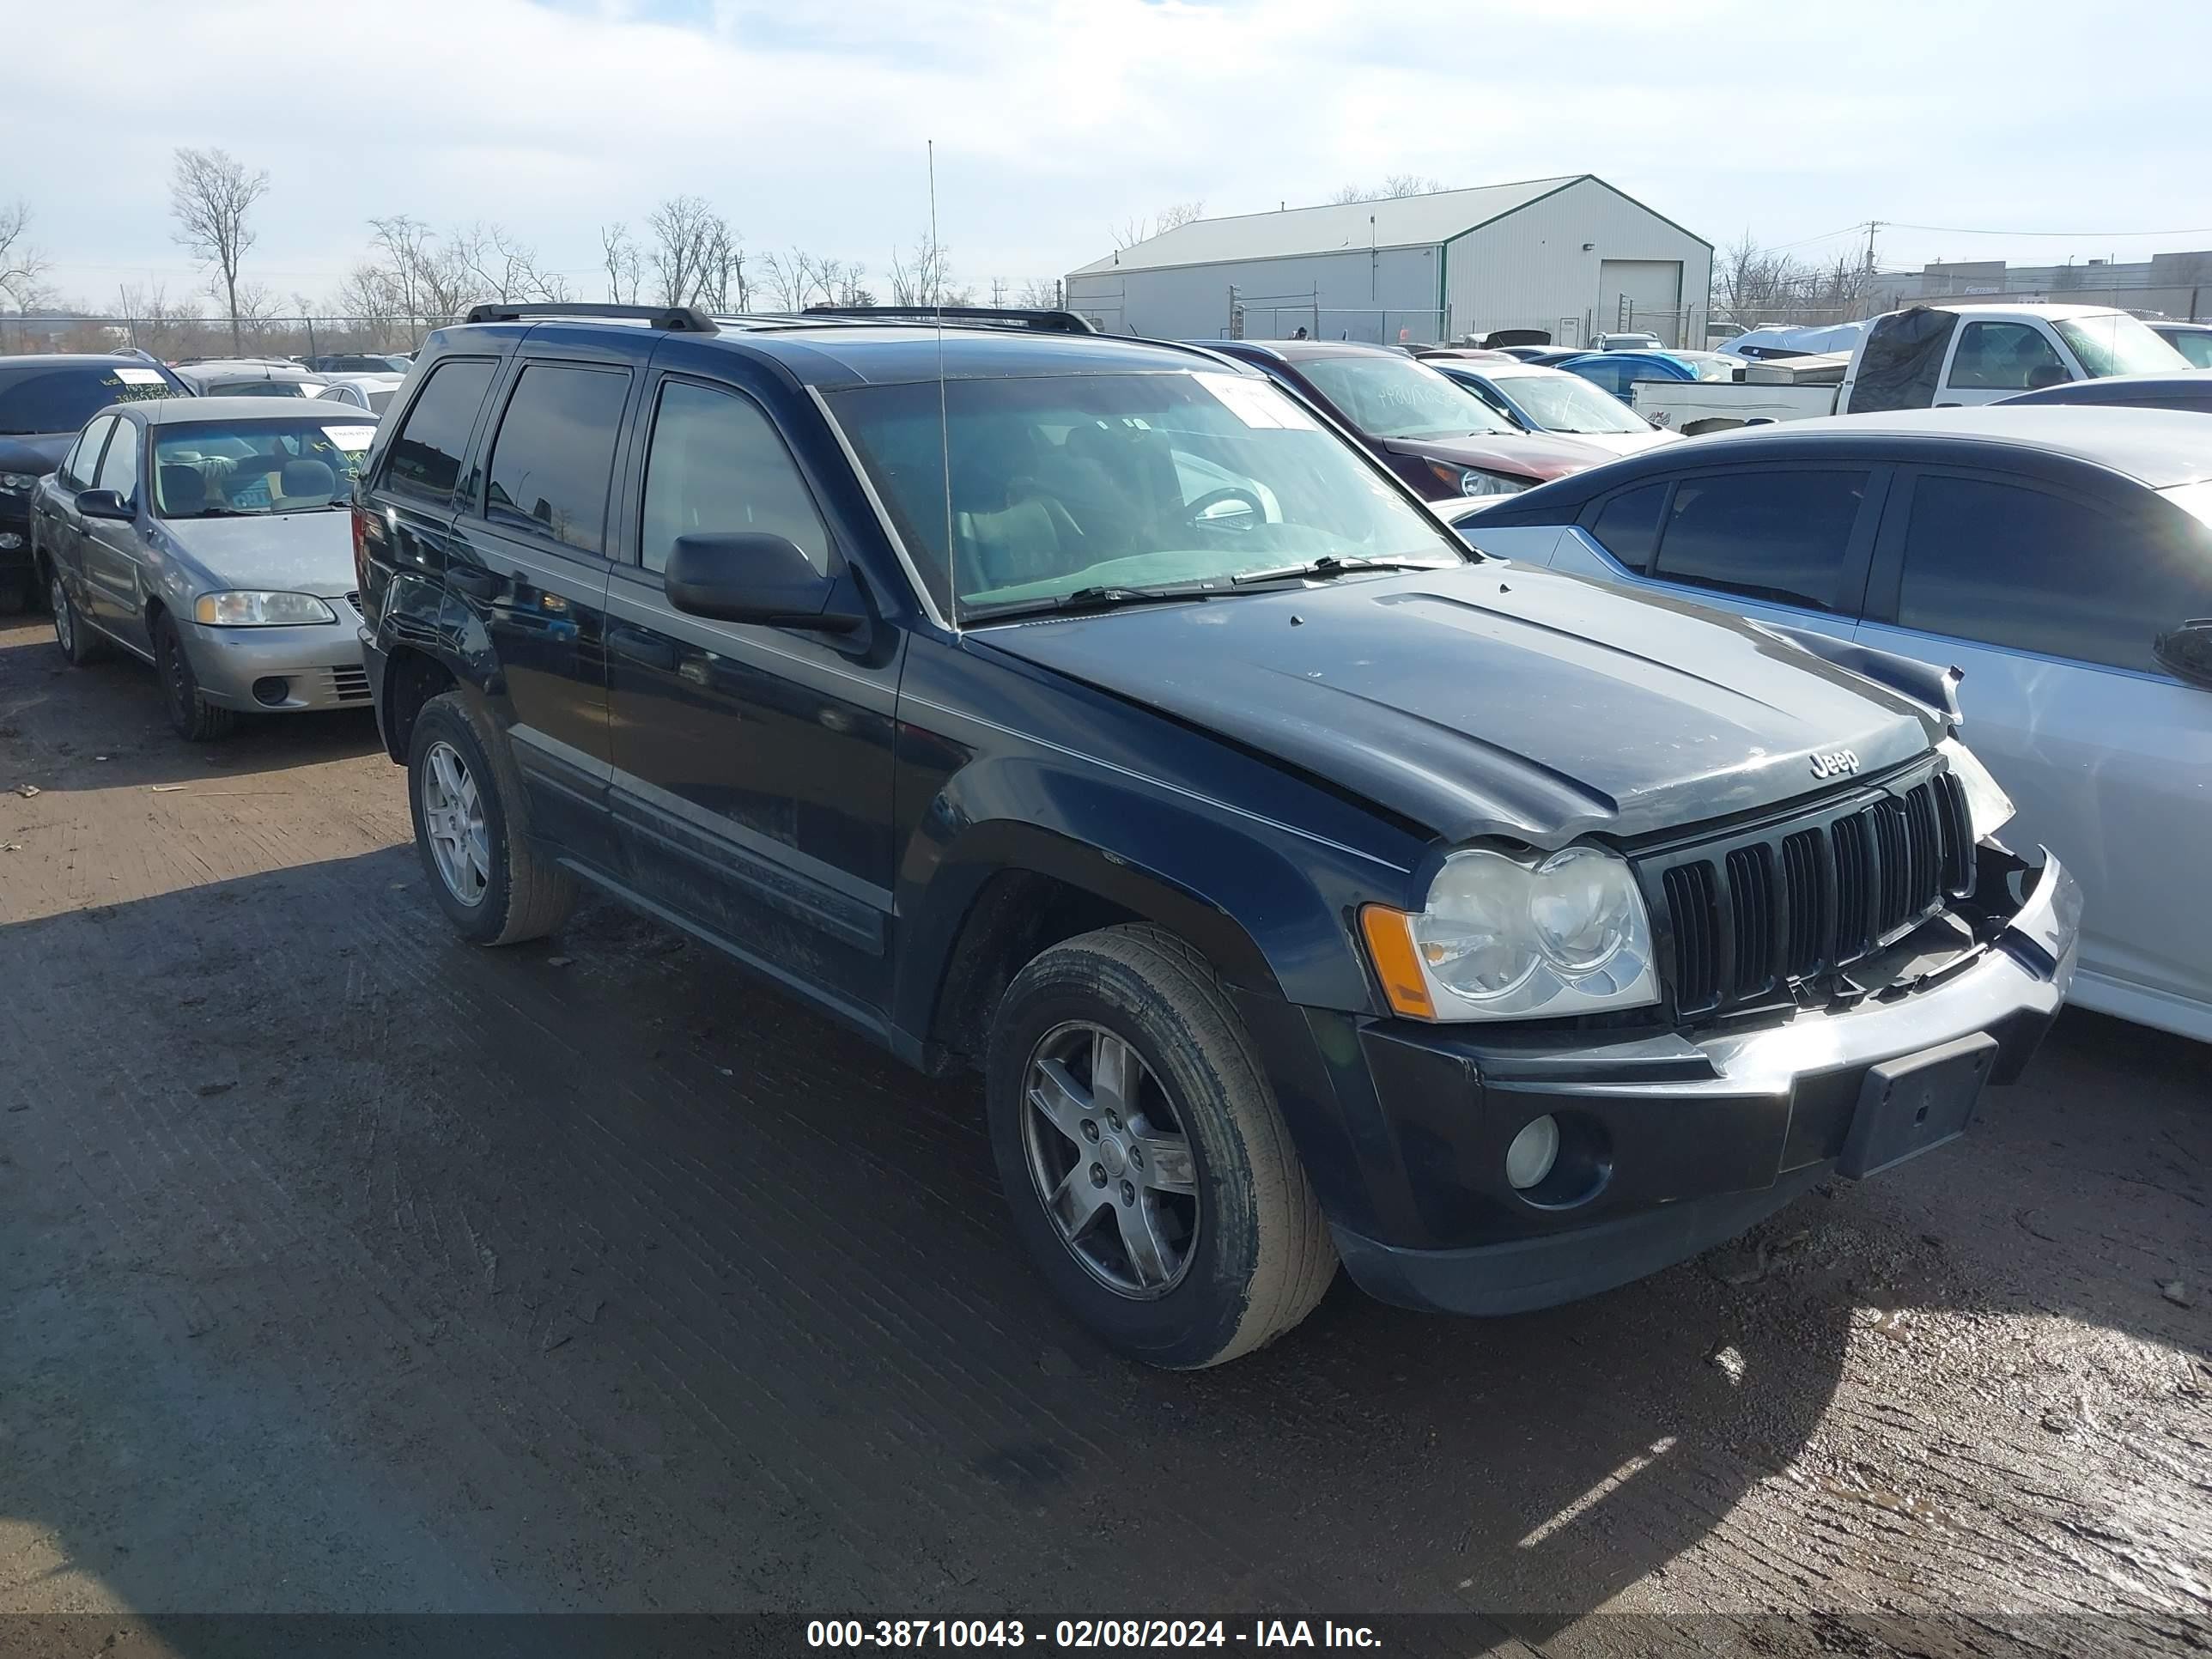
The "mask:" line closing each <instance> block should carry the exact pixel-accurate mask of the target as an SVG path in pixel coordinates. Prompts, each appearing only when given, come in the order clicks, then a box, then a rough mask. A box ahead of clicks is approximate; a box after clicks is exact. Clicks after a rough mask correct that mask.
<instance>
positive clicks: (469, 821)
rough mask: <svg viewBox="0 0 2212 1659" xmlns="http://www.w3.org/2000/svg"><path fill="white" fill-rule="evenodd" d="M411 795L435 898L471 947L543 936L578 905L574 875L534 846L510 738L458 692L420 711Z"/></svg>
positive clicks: (411, 754) (412, 749)
mask: <svg viewBox="0 0 2212 1659" xmlns="http://www.w3.org/2000/svg"><path fill="white" fill-rule="evenodd" d="M407 801H408V807H409V810H410V813H411V814H412V816H413V817H414V820H415V848H416V852H417V853H418V854H420V855H421V857H422V868H423V870H424V872H426V873H428V876H429V878H430V891H431V893H432V896H435V898H436V899H437V901H438V908H440V909H441V910H443V911H444V912H445V913H446V917H447V921H451V922H452V923H453V927H454V929H455V931H457V932H458V933H459V934H460V935H461V937H462V938H463V939H467V940H468V941H469V942H470V943H471V944H472V945H516V944H520V942H521V941H523V940H525V939H543V938H544V936H545V935H546V934H548V933H551V932H553V931H554V929H556V927H560V926H561V924H562V922H564V921H567V920H568V915H569V913H570V912H571V911H572V910H574V908H576V884H575V881H574V878H572V877H571V876H570V875H569V874H568V872H567V871H565V870H563V869H562V868H561V866H559V865H557V864H555V863H554V862H553V861H552V860H550V859H549V858H547V857H546V856H545V855H544V854H543V853H541V852H539V851H538V849H537V848H535V847H533V846H532V844H531V842H530V837H529V834H528V831H527V827H526V825H527V820H526V817H525V814H526V812H527V811H528V806H527V803H526V799H525V798H524V795H523V793H522V777H521V775H520V773H519V772H518V771H517V770H516V769H515V766H514V762H513V759H512V758H511V757H510V756H509V755H508V753H507V744H506V741H505V739H503V738H501V737H499V736H498V735H497V734H496V733H495V732H491V731H490V730H489V726H486V725H485V724H484V723H483V721H482V720H481V718H480V717H479V716H478V715H477V714H475V713H474V712H473V711H472V710H471V708H470V707H469V705H468V704H467V703H466V702H465V701H464V700H463V698H462V696H461V694H460V693H459V692H458V691H447V692H445V693H443V694H441V696H435V697H433V698H431V699H430V701H429V702H426V703H424V704H423V705H422V712H421V713H420V714H417V715H416V717H415V731H414V735H413V738H411V740H410V744H409V749H408V757H407Z"/></svg>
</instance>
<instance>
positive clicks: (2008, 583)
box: [1897, 474, 2212, 672]
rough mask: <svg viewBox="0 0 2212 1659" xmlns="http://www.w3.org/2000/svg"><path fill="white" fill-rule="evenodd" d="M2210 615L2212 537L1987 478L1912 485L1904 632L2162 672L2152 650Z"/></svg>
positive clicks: (1902, 586)
mask: <svg viewBox="0 0 2212 1659" xmlns="http://www.w3.org/2000/svg"><path fill="white" fill-rule="evenodd" d="M2206 616H2212V538H2206V537H2203V536H2200V535H2197V534H2196V533H2195V532H2194V531H2193V530H2192V529H2191V527H2190V526H2185V525H2178V526H2172V527H2168V526H2158V525H2155V524H2154V523H2152V522H2151V521H2150V520H2149V518H2148V514H2128V513H2112V512H2106V511H2100V510H2099V509H2098V508H2095V507H2090V506H2088V505H2087V504H2086V503H2083V502H2081V501H2072V500H2069V499H2068V498H2067V497H2065V496H2063V495H2051V494H2050V493H2048V492H2047V491H2045V490H2040V489H2029V488H2027V486H2025V485H2023V484H2016V483H2003V482H2000V481H1998V480H1996V479H1988V478H1961V477H1942V476H1941V475H1932V474H1931V475H1929V476H1924V477H1922V478H1921V479H1920V480H1919V482H1918V483H1917V484H1916V485H1915V486H1914V487H1913V491H1912V513H1911V519H1910V520H1908V522H1907V525H1906V527H1905V569H1904V573H1903V575H1902V578H1901V580H1900V582H1899V588H1898V595H1897V620H1898V625H1899V627H1901V628H1911V629H1919V630H1921V631H1923V632H1926V633H1930V634H1948V635H1952V636H1953V637H1954V638H1957V639H1962V640H1975V641H1980V642H1981V643H1982V644H1984V645H1993V646H1997V647H2003V648H2008V649H2011V650H2018V651H2035V652H2040V653H2043V654H2045V655H2046V656H2052V657H2070V658H2073V659H2075V660H2077V661H2081V662H2091V663H2101V664H2105V665H2109V666H2111V667H2114V668H2137V669H2142V670H2146V671H2150V672H2157V671H2159V668H2158V664H2157V663H2156V662H2155V661H2154V659H2152V656H2151V650H2150V647H2151V641H2152V640H2153V639H2154V637H2155V636H2156V635H2159V634H2161V633H2163V632H2165V631H2166V629H2171V628H2178V627H2179V626H2180V625H2181V623H2184V622H2186V621H2188V620H2190V619H2191V618H2192V617H2206Z"/></svg>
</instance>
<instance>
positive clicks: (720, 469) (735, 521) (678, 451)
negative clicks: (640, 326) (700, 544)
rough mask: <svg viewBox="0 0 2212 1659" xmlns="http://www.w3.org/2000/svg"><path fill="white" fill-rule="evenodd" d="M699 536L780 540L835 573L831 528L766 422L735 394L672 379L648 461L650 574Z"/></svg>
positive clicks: (645, 548) (646, 551)
mask: <svg viewBox="0 0 2212 1659" xmlns="http://www.w3.org/2000/svg"><path fill="white" fill-rule="evenodd" d="M693 532H708V533H713V532H723V533H728V534H743V533H745V532H764V533H768V534H771V535H777V536H781V537H784V538H787V539H788V540H790V541H793V542H796V543H797V544H799V547H800V548H801V549H802V550H804V551H805V554H806V556H807V558H808V559H809V560H810V561H811V562H812V563H813V566H814V568H816V569H817V570H819V571H821V572H822V573H823V574H825V575H827V574H829V532H828V531H827V530H826V529H824V528H823V524H822V518H821V515H820V514H819V513H817V512H816V511H815V510H814V500H813V497H811V495H808V494H807V493H806V485H805V481H804V480H803V479H801V478H800V477H799V467H798V465H797V463H795V462H794V461H793V459H791V453H790V452H789V451H788V450H787V449H786V448H785V447H783V440H782V439H781V438H780V437H778V436H777V435H776V431H775V428H774V427H773V426H770V425H769V422H768V417H767V416H764V415H763V414H762V413H761V411H760V410H758V409H757V408H756V407H754V405H753V404H752V403H751V401H750V399H748V398H741V397H738V396H737V395H736V394H735V393H733V392H717V391H714V389H713V388H711V387H708V386H693V385H691V384H690V383H688V382H686V381H683V380H671V381H670V382H668V384H667V385H666V386H664V387H662V388H661V392H660V407H659V412H658V413H657V414H656V415H655V416H654V417H653V445H652V447H651V448H650V450H649V451H648V452H647V456H646V463H645V516H644V519H643V521H642V524H641V533H640V536H639V549H640V552H641V554H642V556H643V557H644V561H645V568H647V569H648V570H664V569H665V568H667V566H668V553H669V550H670V549H671V548H672V547H674V546H675V544H676V538H678V536H688V535H690V534H692V533H693Z"/></svg>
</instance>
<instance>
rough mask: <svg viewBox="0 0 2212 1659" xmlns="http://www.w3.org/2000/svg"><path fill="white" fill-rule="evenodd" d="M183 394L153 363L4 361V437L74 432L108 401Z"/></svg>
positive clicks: (0, 384) (0, 428)
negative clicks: (57, 364) (49, 364)
mask: <svg viewBox="0 0 2212 1659" xmlns="http://www.w3.org/2000/svg"><path fill="white" fill-rule="evenodd" d="M183 395H184V394H183V393H181V392H179V391H178V389H177V387H176V386H175V385H174V384H173V382H172V381H171V380H169V378H168V377H167V375H165V374H162V373H161V370H160V369H158V368H155V367H154V366H153V365H152V364H150V363H149V364H147V365H146V366H144V367H143V368H141V367H139V366H138V365H137V364H135V363H91V364H86V363H70V364H66V365H64V366H62V367H59V368H47V367H46V366H45V365H44V364H40V363H30V364H24V363H21V362H17V363H10V364H7V365H5V366H0V438H6V437H23V436H27V435H33V434H38V433H46V432H74V431H76V429H77V428H79V427H81V426H82V425H83V424H84V423H85V422H87V421H88V420H90V419H91V418H92V417H93V416H94V413H95V412H96V411H97V410H101V409H104V408H106V406H107V405H108V404H131V403H137V402H140V401H142V400H143V399H146V398H170V397H180V396H183Z"/></svg>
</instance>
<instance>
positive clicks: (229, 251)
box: [169, 148, 269, 350]
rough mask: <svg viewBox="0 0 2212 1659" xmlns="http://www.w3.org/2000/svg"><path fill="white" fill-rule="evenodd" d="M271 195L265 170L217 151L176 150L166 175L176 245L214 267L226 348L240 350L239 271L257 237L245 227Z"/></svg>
mask: <svg viewBox="0 0 2212 1659" xmlns="http://www.w3.org/2000/svg"><path fill="white" fill-rule="evenodd" d="M268 191H269V169H268V168H266V167H263V168H261V169H260V170H259V171H258V172H249V171H248V170H247V168H246V165H245V163H244V162H242V161H237V160H235V159H234V158H233V157H232V156H231V155H229V154H228V152H227V151H224V150H220V149H181V148H180V149H179V150H178V151H177V152H176V161H175V166H174V167H173V171H172V172H171V173H170V175H169V213H170V216H172V217H173V218H174V219H175V220H176V222H177V229H176V233H175V234H176V240H177V243H178V245H179V246H181V247H183V248H185V250H186V251H187V252H190V253H191V255H192V256H193V257H194V258H197V259H198V260H199V261H200V262H201V263H202V264H207V265H211V266H213V267H214V268H215V270H216V276H212V277H210V279H209V282H210V290H211V291H212V290H213V284H214V283H216V282H217V281H220V282H221V283H222V289H221V294H222V299H223V301H224V303H225V305H226V306H227V307H228V310H229V313H230V343H231V349H233V350H239V349H242V347H241V344H240V339H241V337H240V330H239V321H238V319H239V311H238V268H239V264H240V261H242V260H243V259H244V258H246V253H247V252H248V251H249V250H250V249H252V246H253V243H254V237H255V232H254V229H253V227H252V225H251V224H249V223H248V222H247V215H248V214H250V213H251V212H252V210H253V204H255V203H256V202H258V201H259V200H260V199H261V198H262V197H263V196H264V195H266V194H267V193H268Z"/></svg>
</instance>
